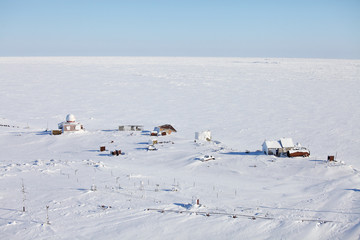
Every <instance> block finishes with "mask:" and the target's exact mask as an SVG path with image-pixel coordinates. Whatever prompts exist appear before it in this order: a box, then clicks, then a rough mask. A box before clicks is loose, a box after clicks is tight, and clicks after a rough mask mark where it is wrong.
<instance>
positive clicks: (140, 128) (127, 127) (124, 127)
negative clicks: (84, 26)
mask: <svg viewBox="0 0 360 240" xmlns="http://www.w3.org/2000/svg"><path fill="white" fill-rule="evenodd" d="M143 130H144V126H143V125H121V126H119V131H143Z"/></svg>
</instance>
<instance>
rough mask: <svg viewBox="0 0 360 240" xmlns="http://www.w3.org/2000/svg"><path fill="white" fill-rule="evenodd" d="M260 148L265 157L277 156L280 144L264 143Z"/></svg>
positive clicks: (275, 142)
mask: <svg viewBox="0 0 360 240" xmlns="http://www.w3.org/2000/svg"><path fill="white" fill-rule="evenodd" d="M262 147H263V151H264V153H265V154H266V155H278V153H279V150H280V149H281V145H280V142H278V141H264V143H263V145H262Z"/></svg>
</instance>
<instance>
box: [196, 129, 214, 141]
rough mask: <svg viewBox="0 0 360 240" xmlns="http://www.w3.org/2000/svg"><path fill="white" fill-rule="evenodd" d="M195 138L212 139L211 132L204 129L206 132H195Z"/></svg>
mask: <svg viewBox="0 0 360 240" xmlns="http://www.w3.org/2000/svg"><path fill="white" fill-rule="evenodd" d="M195 140H196V141H208V142H210V141H211V132H210V131H204V132H195Z"/></svg>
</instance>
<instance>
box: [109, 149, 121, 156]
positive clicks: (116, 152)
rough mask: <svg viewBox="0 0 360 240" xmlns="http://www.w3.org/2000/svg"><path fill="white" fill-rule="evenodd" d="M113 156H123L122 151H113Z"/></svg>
mask: <svg viewBox="0 0 360 240" xmlns="http://www.w3.org/2000/svg"><path fill="white" fill-rule="evenodd" d="M111 155H116V156H119V155H121V150H115V151H111Z"/></svg>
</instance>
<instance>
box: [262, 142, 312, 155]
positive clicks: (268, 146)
mask: <svg viewBox="0 0 360 240" xmlns="http://www.w3.org/2000/svg"><path fill="white" fill-rule="evenodd" d="M262 148H263V151H264V153H265V154H266V155H275V156H278V157H280V156H288V157H300V156H301V157H308V156H310V151H309V150H308V149H306V148H304V147H302V146H301V145H300V144H299V143H297V144H296V145H295V144H294V142H293V140H292V139H291V138H280V139H279V140H277V141H274V140H271V141H267V140H265V141H264V143H263V145H262Z"/></svg>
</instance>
